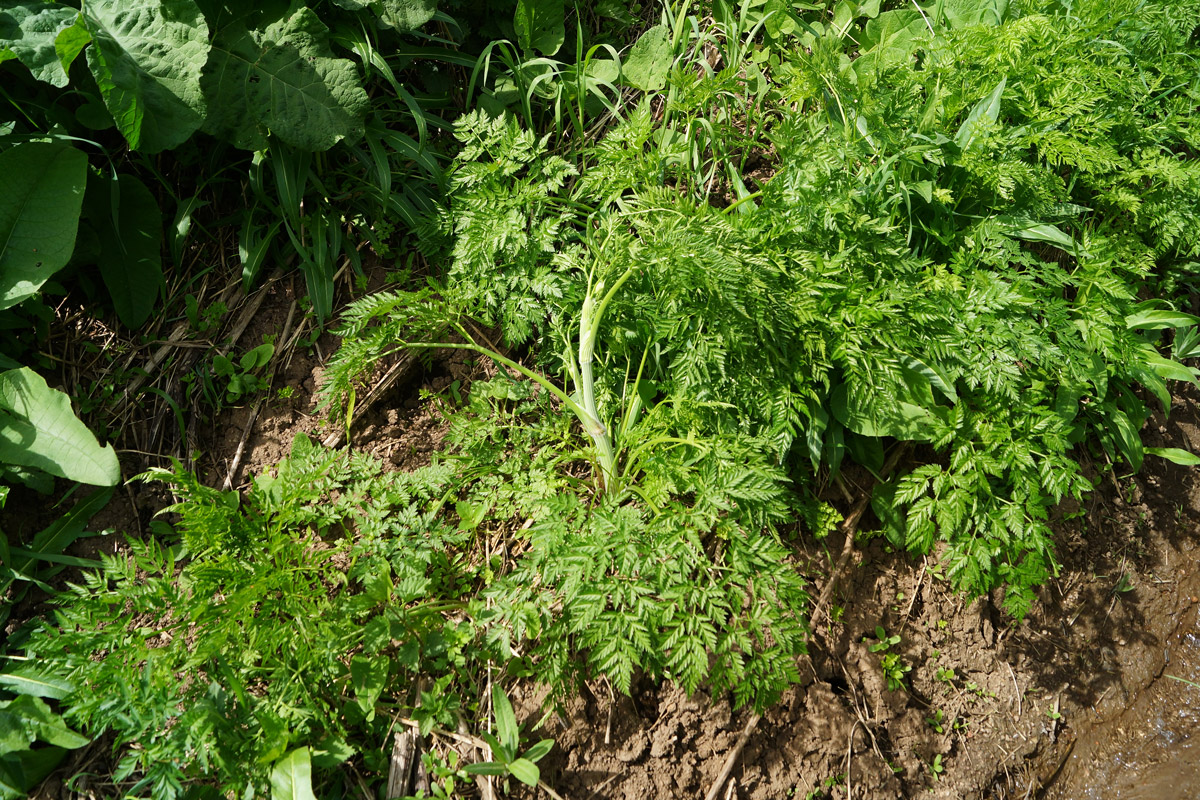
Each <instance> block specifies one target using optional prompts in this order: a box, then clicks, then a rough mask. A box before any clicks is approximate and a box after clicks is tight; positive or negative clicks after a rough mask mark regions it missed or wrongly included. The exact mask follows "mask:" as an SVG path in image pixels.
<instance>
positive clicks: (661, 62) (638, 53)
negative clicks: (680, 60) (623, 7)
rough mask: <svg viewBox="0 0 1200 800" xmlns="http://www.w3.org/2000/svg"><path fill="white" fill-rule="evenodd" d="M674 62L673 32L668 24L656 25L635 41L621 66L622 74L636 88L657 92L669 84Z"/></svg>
mask: <svg viewBox="0 0 1200 800" xmlns="http://www.w3.org/2000/svg"><path fill="white" fill-rule="evenodd" d="M673 62H674V57H673V54H672V52H671V32H670V31H669V30H668V29H667V26H666V25H655V26H654V27H653V28H651V29H650V30H648V31H646V32H645V33H643V34H642V35H641V38H639V39H638V40H637V42H635V43H634V45H633V47H632V48H631V49H630V51H629V57H628V58H626V59H625V63H624V64H623V65H622V66H621V74H622V76H624V78H625V82H626V83H628V84H629V85H630V86H632V87H634V88H635V89H641V90H642V91H646V92H657V91H658V90H659V89H661V88H663V87H664V86H666V85H667V75H668V74H669V73H670V71H671V64H672V63H673Z"/></svg>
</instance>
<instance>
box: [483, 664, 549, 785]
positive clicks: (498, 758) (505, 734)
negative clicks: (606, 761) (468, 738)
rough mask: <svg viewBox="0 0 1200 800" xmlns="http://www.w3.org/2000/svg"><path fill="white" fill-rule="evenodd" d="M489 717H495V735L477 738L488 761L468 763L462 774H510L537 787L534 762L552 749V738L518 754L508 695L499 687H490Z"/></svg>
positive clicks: (518, 735) (515, 728) (517, 732)
mask: <svg viewBox="0 0 1200 800" xmlns="http://www.w3.org/2000/svg"><path fill="white" fill-rule="evenodd" d="M492 714H493V715H494V716H495V718H496V733H495V735H493V734H491V733H487V732H484V733H482V734H480V735H481V737H482V738H483V740H484V741H485V742H487V743H488V747H489V748H491V751H492V760H491V761H483V762H479V763H476V764H468V765H467V766H466V767H464V768H463V771H464V772H466V773H468V774H471V775H505V776H507V775H511V776H512V777H514V778H516V779H517V780H519V781H520V782H521V783H523V784H525V785H526V786H537V785H538V781H539V780H540V779H541V775H540V773H539V772H538V768H537V762H539V761H541V760H542V759H543V758H545V757H546V754H547V753H549V752H550V749H551V748H553V747H554V740H553V739H542V740H541V741H539V742H538V743H537V744H535V745H533V746H532V747H530V748H528V749H527V750H524V751H520V750H518V748H519V747H520V744H521V732H520V729H519V728H518V727H517V718H516V715H515V714H514V713H513V707H512V704H511V703H510V702H509V701H508V696H507V695H505V694H504V690H503V689H501V688H500V687H499V686H495V685H493V686H492Z"/></svg>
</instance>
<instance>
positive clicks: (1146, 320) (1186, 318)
mask: <svg viewBox="0 0 1200 800" xmlns="http://www.w3.org/2000/svg"><path fill="white" fill-rule="evenodd" d="M1190 325H1200V317H1197V316H1193V315H1192V314H1185V313H1183V312H1182V311H1171V310H1169V309H1151V310H1146V311H1138V312H1137V313H1135V314H1130V315H1129V316H1128V317H1126V318H1125V327H1126V328H1143V329H1145V330H1151V331H1158V330H1162V329H1164V328H1186V327H1188V326H1190Z"/></svg>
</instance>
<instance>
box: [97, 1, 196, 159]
mask: <svg viewBox="0 0 1200 800" xmlns="http://www.w3.org/2000/svg"><path fill="white" fill-rule="evenodd" d="M83 21H84V24H85V25H86V26H87V29H88V32H89V33H91V35H92V46H91V47H90V48H89V49H88V53H87V59H88V66H90V67H91V69H92V74H93V75H95V77H96V83H97V84H98V85H99V87H100V94H101V95H103V97H104V104H105V105H106V106H108V111H109V113H110V114H112V118H113V119H114V120H115V121H116V123H117V128H119V129H120V131H121V133H122V134H123V135H124V136H125V139H126V141H128V142H129V146H130V147H132V148H133V149H135V150H143V151H145V152H149V153H157V152H159V151H160V150H169V149H170V148H172V147H175V146H177V145H179V144H182V143H183V142H184V141H186V140H187V138H188V137H190V136H191V135H192V134H193V133H194V132H195V131H196V130H197V129H198V128H199V127H200V124H201V123H202V122H203V121H204V112H205V109H204V94H203V93H202V92H201V91H200V71H201V69H203V67H204V62H205V61H206V60H207V59H208V26H207V25H206V24H205V22H204V15H203V14H201V13H200V8H199V7H198V6H197V5H196V4H195V3H194V2H192V0H88V2H85V3H84V4H83Z"/></svg>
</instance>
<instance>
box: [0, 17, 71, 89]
mask: <svg viewBox="0 0 1200 800" xmlns="http://www.w3.org/2000/svg"><path fill="white" fill-rule="evenodd" d="M78 17H79V12H78V11H76V10H75V9H73V8H70V7H69V6H64V5H59V4H58V3H44V2H40V0H15V2H14V0H0V61H8V60H9V59H11V58H16V59H19V60H20V61H21V63H22V64H24V65H25V66H27V67H29V71H30V72H32V73H33V77H35V78H37V79H38V80H40V81H46V82H47V83H50V84H53V85H54V86H59V87H62V86H66V85H67V71H66V70H65V69H64V68H63V66H64V65H63V63H62V61H60V60H59V54H58V51H57V50H55V48H54V41H55V39H56V38H57V37H58V34H59V33H61V32H62V31H63V30H65V29H66V28H69V27H71V26H72V25H74V24H75V20H76V19H77V18H78ZM69 63H70V62H68V64H69Z"/></svg>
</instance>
